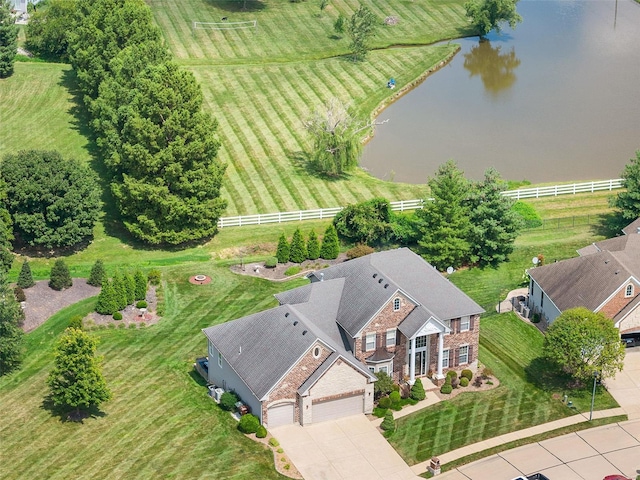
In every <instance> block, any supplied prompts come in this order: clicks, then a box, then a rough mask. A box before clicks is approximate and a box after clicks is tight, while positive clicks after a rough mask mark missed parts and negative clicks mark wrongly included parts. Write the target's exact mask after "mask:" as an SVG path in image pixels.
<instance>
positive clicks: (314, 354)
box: [312, 345, 322, 360]
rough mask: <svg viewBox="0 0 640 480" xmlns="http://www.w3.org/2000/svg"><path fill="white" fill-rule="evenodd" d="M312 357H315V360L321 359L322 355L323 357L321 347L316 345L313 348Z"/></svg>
mask: <svg viewBox="0 0 640 480" xmlns="http://www.w3.org/2000/svg"><path fill="white" fill-rule="evenodd" d="M316 352H317V353H316ZM312 355H313V358H315V359H316V360H317V359H318V358H320V355H322V347H321V346H320V345H316V346H315V347H313V353H312Z"/></svg>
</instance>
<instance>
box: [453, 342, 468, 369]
mask: <svg viewBox="0 0 640 480" xmlns="http://www.w3.org/2000/svg"><path fill="white" fill-rule="evenodd" d="M463 348H466V349H467V361H466V362H461V361H460V350H461V349H463ZM454 351H455V350H454ZM468 364H469V344H468V343H467V344H465V345H460V346H458V365H468Z"/></svg>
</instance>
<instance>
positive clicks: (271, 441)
mask: <svg viewBox="0 0 640 480" xmlns="http://www.w3.org/2000/svg"><path fill="white" fill-rule="evenodd" d="M269 445H271V446H272V447H277V446H279V445H280V442H278V440H276V438H275V437H271V438H270V439H269Z"/></svg>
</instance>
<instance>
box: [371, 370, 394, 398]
mask: <svg viewBox="0 0 640 480" xmlns="http://www.w3.org/2000/svg"><path fill="white" fill-rule="evenodd" d="M374 375H375V376H376V378H377V379H378V380H377V381H376V382H375V383H374V384H373V391H374V393H375V395H376V397H379V396H381V395H388V394H389V393H391V390H393V379H392V378H391V377H390V376H389V374H387V373H386V372H376V373H374Z"/></svg>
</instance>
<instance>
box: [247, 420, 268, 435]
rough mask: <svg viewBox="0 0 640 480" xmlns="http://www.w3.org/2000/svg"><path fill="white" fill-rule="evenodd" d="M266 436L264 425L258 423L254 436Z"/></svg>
mask: <svg viewBox="0 0 640 480" xmlns="http://www.w3.org/2000/svg"><path fill="white" fill-rule="evenodd" d="M245 416H246V415H245ZM266 436H267V429H266V428H264V425H260V426H259V427H258V430H257V431H256V437H257V438H265V437H266Z"/></svg>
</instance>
